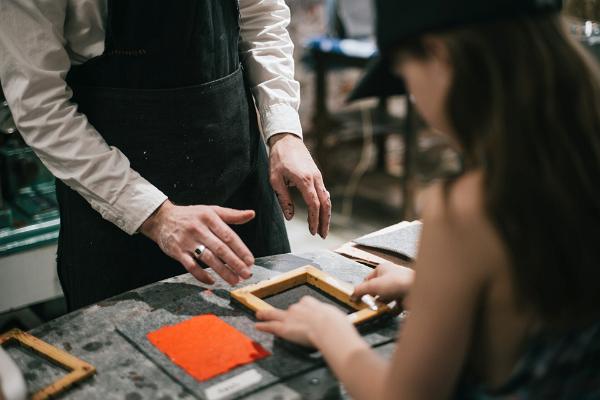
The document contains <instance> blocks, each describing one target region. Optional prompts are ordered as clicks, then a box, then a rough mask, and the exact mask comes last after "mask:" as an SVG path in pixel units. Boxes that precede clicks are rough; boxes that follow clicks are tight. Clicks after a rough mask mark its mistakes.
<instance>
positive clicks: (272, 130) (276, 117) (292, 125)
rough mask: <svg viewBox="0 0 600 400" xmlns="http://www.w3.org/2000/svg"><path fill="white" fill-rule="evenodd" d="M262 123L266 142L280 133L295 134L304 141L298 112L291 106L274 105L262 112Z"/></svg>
mask: <svg viewBox="0 0 600 400" xmlns="http://www.w3.org/2000/svg"><path fill="white" fill-rule="evenodd" d="M260 123H261V128H262V133H263V137H264V138H265V142H268V141H269V138H270V137H271V136H273V135H276V134H278V133H284V132H285V133H293V134H294V135H296V136H298V137H299V138H300V139H302V126H301V125H300V116H299V115H298V111H296V109H295V108H294V107H292V106H290V105H289V104H283V103H281V104H273V105H271V106H269V107H266V108H264V109H262V110H261V111H260Z"/></svg>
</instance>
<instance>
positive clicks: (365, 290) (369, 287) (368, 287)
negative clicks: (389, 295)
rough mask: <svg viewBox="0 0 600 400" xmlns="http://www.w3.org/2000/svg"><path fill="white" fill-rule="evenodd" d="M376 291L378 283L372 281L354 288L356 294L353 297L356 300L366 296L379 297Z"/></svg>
mask: <svg viewBox="0 0 600 400" xmlns="http://www.w3.org/2000/svg"><path fill="white" fill-rule="evenodd" d="M376 289H377V282H376V281H375V280H374V279H370V280H368V281H364V282H363V283H360V284H359V285H357V286H356V287H355V288H354V293H352V297H353V298H355V299H360V298H361V297H362V296H364V295H365V294H370V295H378V294H379V293H377V290H376Z"/></svg>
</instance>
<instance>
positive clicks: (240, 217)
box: [213, 206, 256, 225]
mask: <svg viewBox="0 0 600 400" xmlns="http://www.w3.org/2000/svg"><path fill="white" fill-rule="evenodd" d="M213 210H214V211H215V213H217V215H218V216H219V217H221V219H222V220H223V221H224V222H225V223H226V224H232V225H242V224H245V223H246V222H249V221H252V219H254V217H255V216H256V213H255V212H254V210H234V209H233V208H225V207H216V206H215V207H213Z"/></svg>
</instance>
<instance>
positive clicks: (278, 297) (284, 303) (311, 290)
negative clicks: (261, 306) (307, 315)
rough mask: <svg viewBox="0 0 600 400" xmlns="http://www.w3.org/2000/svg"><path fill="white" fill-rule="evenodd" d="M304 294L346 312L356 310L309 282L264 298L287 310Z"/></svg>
mask: <svg viewBox="0 0 600 400" xmlns="http://www.w3.org/2000/svg"><path fill="white" fill-rule="evenodd" d="M304 296H312V297H314V298H315V299H317V300H319V301H322V302H324V303H327V304H331V305H332V306H334V307H335V308H337V309H338V310H340V311H342V312H344V313H346V314H350V313H353V312H354V311H356V310H355V309H353V308H352V307H350V306H348V305H347V304H345V303H342V302H341V301H339V300H337V299H336V298H335V297H333V296H330V295H328V294H327V293H325V292H323V291H321V290H319V289H318V288H315V287H313V286H310V285H307V284H304V285H300V286H296V287H294V288H291V289H288V290H286V291H285V292H282V293H277V294H275V295H273V296H269V297H264V298H263V299H262V300H264V301H265V302H267V303H269V304H270V305H272V306H273V307H276V308H281V309H282V310H287V309H288V308H289V306H291V305H292V304H294V303H297V302H299V301H300V300H301V299H302V297H304Z"/></svg>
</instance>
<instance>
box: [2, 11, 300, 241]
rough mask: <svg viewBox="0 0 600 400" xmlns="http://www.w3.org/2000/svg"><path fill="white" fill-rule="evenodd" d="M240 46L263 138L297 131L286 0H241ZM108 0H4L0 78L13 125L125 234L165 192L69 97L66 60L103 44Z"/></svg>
mask: <svg viewBox="0 0 600 400" xmlns="http://www.w3.org/2000/svg"><path fill="white" fill-rule="evenodd" d="M239 3H240V14H241V41H240V56H241V59H242V62H243V63H244V65H245V67H246V70H247V71H248V77H249V80H250V82H249V83H250V85H251V87H252V93H253V94H254V98H255V100H256V105H257V108H258V112H259V115H260V121H261V129H262V132H263V135H264V137H265V140H267V139H268V138H269V137H270V136H272V135H274V134H276V133H281V132H291V133H294V134H296V135H298V136H300V137H301V136H302V130H301V127H300V120H299V117H298V106H299V102H300V88H299V84H298V82H297V81H295V80H294V61H293V58H292V53H293V44H292V41H291V40H290V37H289V34H288V32H287V30H286V28H287V25H288V24H289V22H290V12H289V9H288V7H287V5H286V4H285V1H284V0H239ZM106 8H107V5H106V0H1V1H0V82H1V83H2V88H3V90H4V94H5V96H6V100H7V101H8V104H9V107H10V109H11V112H12V114H13V117H14V120H15V123H16V125H17V128H18V129H19V131H20V132H21V135H22V136H23V138H24V140H25V142H26V143H27V144H28V145H29V146H31V148H32V149H33V150H34V151H35V152H36V153H37V155H38V156H39V157H40V159H41V160H42V162H43V163H44V164H45V165H46V167H47V168H48V169H49V170H50V171H51V172H52V173H53V174H54V175H55V176H56V177H57V178H59V179H61V180H63V181H64V182H65V183H66V184H67V185H69V186H70V187H71V188H72V189H74V190H76V191H77V192H79V193H80V194H81V195H82V196H83V197H84V198H85V199H86V200H87V201H88V202H89V203H90V204H91V206H92V207H93V208H94V209H95V210H97V211H98V212H99V213H100V214H101V215H102V216H103V217H104V218H105V219H107V220H109V221H111V222H113V223H114V224H116V225H117V226H119V227H120V228H121V229H122V230H124V231H125V232H127V233H129V234H133V233H135V232H136V231H137V229H138V228H139V226H140V225H141V224H142V223H143V222H144V221H145V220H146V219H147V218H148V217H149V216H150V215H151V214H152V212H154V211H155V210H156V209H157V208H158V207H159V206H160V205H161V204H162V203H163V202H164V201H165V200H166V196H165V195H164V194H163V193H162V192H161V191H160V190H159V189H157V188H156V187H155V186H154V185H152V184H151V183H150V182H148V181H147V180H145V179H144V178H143V177H142V176H140V175H139V174H138V173H137V172H136V171H134V170H133V169H131V167H130V164H129V160H128V159H127V157H126V156H125V155H124V154H123V153H122V152H121V151H119V149H117V148H115V147H112V146H108V145H107V143H106V142H105V141H104V139H103V138H102V136H101V135H100V134H99V133H98V132H97V131H96V130H95V129H94V127H93V126H92V125H91V124H90V123H89V122H88V120H87V118H86V116H85V115H83V114H81V113H79V112H78V111H77V107H76V106H75V105H74V104H73V103H71V102H70V99H71V96H72V91H71V90H70V88H69V87H68V86H67V84H66V82H65V77H66V75H67V73H68V71H69V69H70V67H71V65H78V64H82V63H84V62H85V61H86V60H88V59H90V58H92V57H96V56H98V55H101V54H102V52H103V51H104V35H105V20H106Z"/></svg>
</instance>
